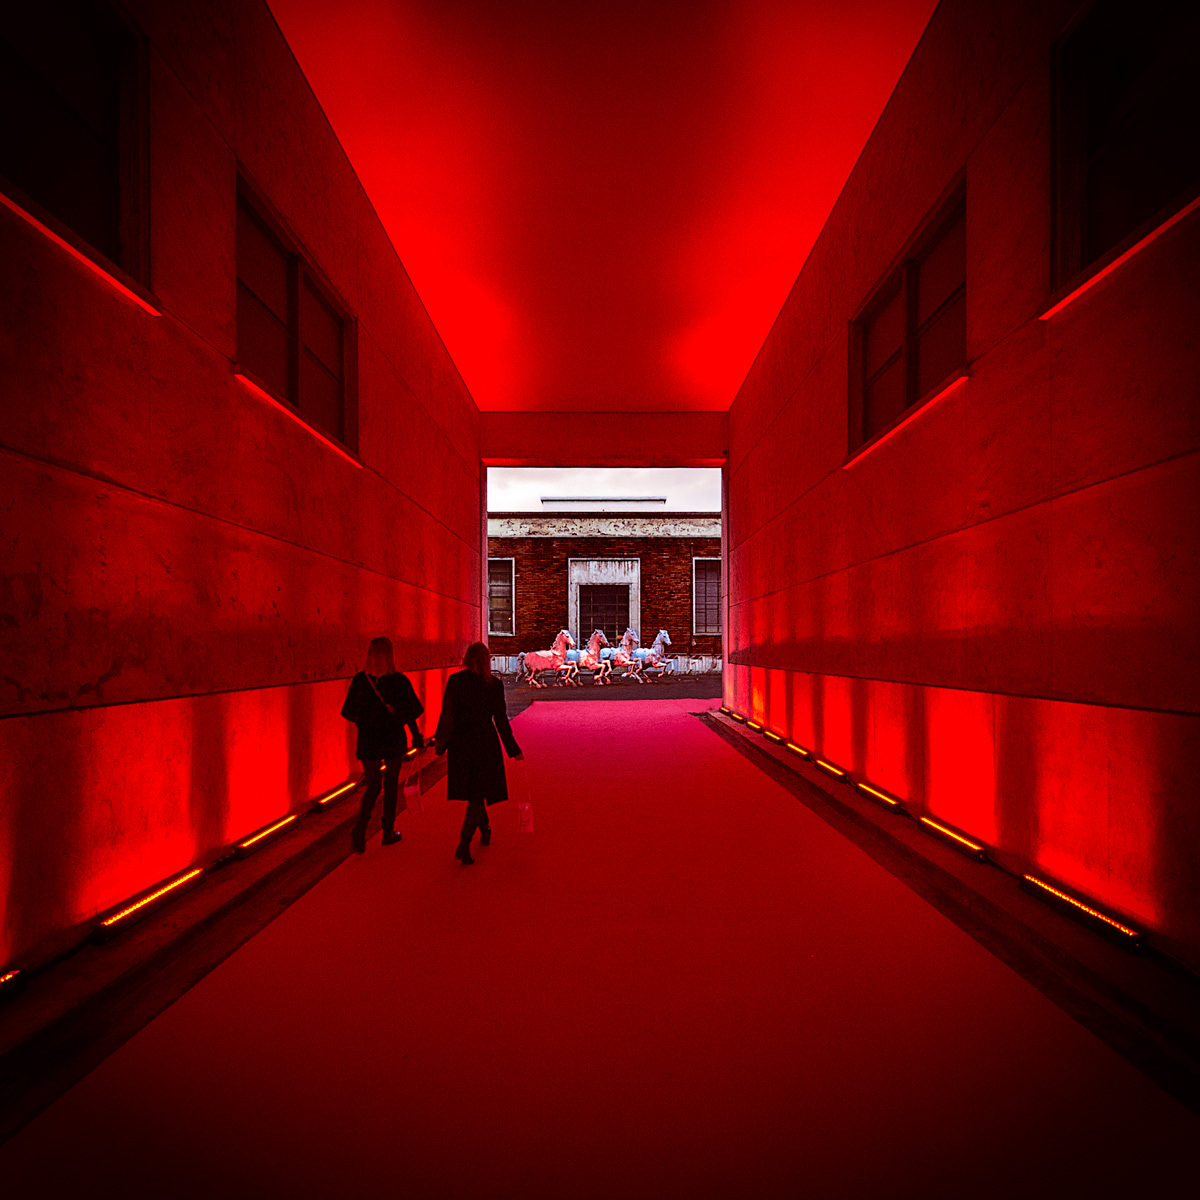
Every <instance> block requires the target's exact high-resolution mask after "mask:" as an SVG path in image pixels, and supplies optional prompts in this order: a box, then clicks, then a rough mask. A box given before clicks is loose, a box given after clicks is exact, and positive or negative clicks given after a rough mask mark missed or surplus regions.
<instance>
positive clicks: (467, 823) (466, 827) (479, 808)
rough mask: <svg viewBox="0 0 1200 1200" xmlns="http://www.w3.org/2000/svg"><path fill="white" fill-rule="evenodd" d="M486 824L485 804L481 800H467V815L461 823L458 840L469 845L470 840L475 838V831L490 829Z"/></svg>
mask: <svg viewBox="0 0 1200 1200" xmlns="http://www.w3.org/2000/svg"><path fill="white" fill-rule="evenodd" d="M490 828H491V826H490V825H489V824H488V815H487V803H486V802H485V801H483V800H468V801H467V815H466V819H465V820H464V821H463V827H462V833H460V834H459V840H460V841H462V842H464V843H465V844H466V845H468V846H469V845H470V844H471V839H472V838H473V837H474V836H475V830H477V829H490Z"/></svg>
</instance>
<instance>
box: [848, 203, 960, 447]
mask: <svg viewBox="0 0 1200 1200" xmlns="http://www.w3.org/2000/svg"><path fill="white" fill-rule="evenodd" d="M850 344H851V364H850V368H851V369H850V378H851V385H852V386H851V403H850V455H851V456H850V458H849V459H848V461H847V462H846V463H845V464H844V465H846V466H849V465H850V463H851V462H853V461H855V460H856V459H858V458H860V457H861V456H862V454H863V453H865V452H866V450H867V449H871V448H873V447H874V446H875V445H878V444H880V443H881V442H883V441H885V440H887V438H888V437H889V436H890V435H891V434H892V433H894V432H895V431H896V430H898V429H900V428H902V427H903V426H904V425H906V424H907V423H908V421H909V420H911V419H912V418H913V417H914V416H916V414H917V413H918V412H920V411H922V410H923V409H924V408H925V407H926V406H927V405H929V404H930V403H931V402H932V401H934V400H936V399H939V398H940V397H941V396H943V395H945V394H946V393H947V391H948V390H949V389H950V388H952V387H954V386H956V385H957V384H958V383H959V382H960V381H961V380H962V379H964V378H965V377H966V373H967V282H966V204H965V200H964V198H963V196H962V193H961V190H960V192H959V193H958V194H957V195H956V197H955V198H954V200H952V202H951V203H950V205H949V207H948V208H947V209H943V210H942V211H941V212H940V213H939V215H938V218H937V220H936V221H935V222H934V223H933V227H932V232H931V233H930V234H929V235H928V236H927V237H925V238H922V239H920V240H919V241H918V243H917V245H916V247H915V249H914V251H913V252H912V253H911V254H909V255H907V256H906V257H905V259H904V261H903V262H902V263H901V264H900V266H899V267H897V268H896V269H895V270H894V271H893V272H892V273H891V274H890V275H889V276H888V278H887V279H886V280H885V281H884V282H883V284H881V285H880V287H879V288H877V289H876V292H875V294H874V295H873V296H872V297H871V299H870V301H868V303H867V305H866V306H865V308H864V309H863V312H862V315H861V316H860V317H859V318H858V320H857V321H855V322H854V324H853V327H852V337H851V341H850Z"/></svg>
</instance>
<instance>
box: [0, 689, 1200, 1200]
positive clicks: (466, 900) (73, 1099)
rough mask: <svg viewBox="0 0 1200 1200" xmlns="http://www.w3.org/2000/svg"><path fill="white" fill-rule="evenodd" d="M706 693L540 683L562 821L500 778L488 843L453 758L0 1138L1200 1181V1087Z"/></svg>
mask: <svg viewBox="0 0 1200 1200" xmlns="http://www.w3.org/2000/svg"><path fill="white" fill-rule="evenodd" d="M709 703H711V704H716V703H717V702H716V701H711V702H706V701H696V700H662V701H655V700H647V701H645V702H639V703H633V702H631V703H626V704H603V703H595V704H535V705H534V706H533V707H532V708H531V709H529V710H528V711H527V712H525V713H523V714H522V715H521V716H520V717H519V718H518V719H517V721H516V722H515V725H514V728H515V730H516V733H517V736H518V738H519V739H520V741H521V742H522V744H523V746H524V748H525V750H526V752H527V755H528V772H529V779H530V783H531V786H532V792H533V799H534V808H535V832H534V833H533V834H532V835H525V834H519V833H517V832H516V828H515V826H516V805H515V804H513V803H509V804H505V805H500V806H499V807H495V808H493V809H492V817H493V822H494V824H495V827H496V834H495V839H494V842H493V845H492V846H491V847H490V848H488V849H483V850H477V851H476V858H477V863H476V865H475V866H472V867H466V868H464V867H461V866H460V865H459V864H458V863H457V862H456V861H455V860H454V859H453V858H452V857H451V854H452V851H453V848H454V844H455V831H456V828H457V823H458V821H459V820H460V819H461V814H462V806H461V805H458V804H453V805H451V804H447V803H446V802H445V800H444V798H443V797H444V795H445V785H444V784H442V785H440V786H439V787H438V788H437V789H435V790H434V791H433V793H432V794H431V795H429V796H427V797H426V811H425V812H424V813H423V814H415V813H408V814H406V815H405V816H404V817H402V818H401V820H402V829H403V831H404V841H403V842H402V843H401V844H399V845H397V846H395V847H390V848H387V849H384V848H382V847H381V845H380V843H379V839H378V836H376V837H375V839H374V840H373V841H372V842H370V843H369V845H368V852H367V854H366V856H365V857H362V858H359V857H355V858H352V859H351V860H349V861H348V862H346V863H345V864H344V865H343V866H342V867H340V868H339V869H338V870H336V871H335V872H334V873H333V874H331V875H330V876H329V877H328V878H327V879H326V880H325V881H324V882H322V883H321V884H320V885H319V886H317V887H316V888H314V889H313V890H312V891H310V892H309V893H307V894H306V895H305V896H304V897H302V898H301V899H300V900H299V901H298V902H297V903H295V904H294V905H292V906H291V907H290V908H288V909H287V911H286V912H284V913H283V915H282V916H281V917H280V918H279V919H278V920H276V921H275V922H274V923H272V924H271V925H270V926H269V927H268V928H267V929H266V930H265V931H264V932H262V933H261V934H259V935H258V936H257V937H255V938H254V939H253V940H252V941H250V942H249V943H247V944H246V945H245V946H244V947H243V948H242V949H241V950H239V951H238V952H237V953H235V954H234V955H233V956H232V957H231V958H229V959H228V960H227V961H226V962H225V963H224V965H223V966H221V967H220V968H218V969H217V970H216V971H214V972H213V973H212V974H211V975H209V976H208V977H207V978H206V979H205V980H204V981H203V982H202V983H201V984H200V985H199V986H197V987H196V988H194V989H193V990H192V991H191V992H189V993H188V994H187V995H186V996H184V997H183V998H182V999H181V1000H180V1001H179V1002H178V1003H176V1004H175V1005H173V1006H172V1007H171V1008H170V1009H168V1010H167V1011H166V1012H165V1013H164V1014H163V1015H162V1016H161V1017H159V1018H158V1019H157V1020H156V1021H154V1022H153V1023H152V1024H151V1025H149V1026H148V1027H147V1028H146V1029H145V1030H143V1031H142V1032H141V1033H140V1034H139V1035H138V1036H136V1037H135V1038H133V1039H132V1040H131V1041H130V1042H129V1043H127V1044H126V1045H125V1046H124V1047H123V1048H122V1049H121V1050H120V1051H119V1052H117V1053H116V1054H114V1055H113V1056H112V1057H111V1058H109V1059H108V1060H107V1061H106V1062H105V1063H104V1064H103V1065H102V1066H101V1067H100V1068H99V1069H97V1070H96V1071H94V1072H93V1073H92V1074H91V1075H90V1076H88V1077H87V1078H86V1079H85V1080H83V1081H82V1082H81V1083H80V1084H79V1085H78V1086H77V1087H75V1088H74V1089H73V1090H72V1091H70V1092H69V1093H68V1094H67V1095H65V1096H64V1097H63V1098H62V1099H61V1100H60V1101H59V1102H58V1103H57V1104H55V1105H54V1106H53V1107H52V1108H51V1109H49V1110H48V1111H47V1112H45V1113H44V1114H43V1115H42V1116H41V1117H40V1118H38V1119H37V1120H36V1121H35V1122H34V1123H33V1124H31V1125H30V1126H29V1127H27V1128H26V1129H25V1130H24V1131H23V1132H22V1133H20V1134H19V1135H18V1136H17V1137H16V1138H14V1139H13V1140H12V1141H10V1142H9V1143H8V1144H7V1145H6V1146H4V1147H3V1148H0V1194H3V1195H4V1196H6V1197H18V1196H19V1197H22V1198H23V1197H28V1196H38V1197H58V1196H68V1195H81V1196H89V1197H95V1196H103V1197H108V1196H114V1197H115V1196H120V1197H143V1196H146V1197H151V1196H153V1197H168V1196H170V1197H192V1196H233V1197H242V1196H247V1197H248V1196H260V1197H277V1196H279V1197H292V1196H303V1197H309V1196H312V1197H360V1196H362V1197H373V1196H412V1197H427V1196H428V1197H468V1196H470V1197H481V1198H486V1197H527V1198H533V1200H540V1198H541V1197H589V1198H590V1197H635V1198H640V1197H650V1196H662V1197H743V1196H744V1197H760V1196H761V1197H766V1196H788V1197H855V1198H857V1197H868V1196H870V1197H875V1196H885V1197H891V1198H901V1200H904V1198H908V1197H924V1198H933V1200H938V1198H940V1197H951V1196H953V1197H966V1198H969V1200H973V1198H977V1197H999V1196H1010V1197H1011V1196H1026V1197H1029V1196H1033V1197H1041V1196H1054V1197H1076V1196H1079V1197H1082V1196H1087V1197H1089V1198H1093V1197H1108V1196H1122V1197H1129V1196H1137V1197H1142V1196H1146V1197H1158V1196H1166V1195H1172V1194H1181V1193H1180V1192H1179V1188H1180V1186H1184V1187H1189V1186H1191V1185H1193V1184H1194V1183H1195V1178H1196V1175H1195V1171H1196V1166H1197V1163H1198V1162H1200V1158H1198V1156H1197V1153H1196V1151H1197V1147H1200V1121H1197V1119H1196V1118H1195V1117H1193V1116H1192V1115H1191V1114H1189V1113H1188V1112H1186V1111H1185V1110H1184V1109H1183V1108H1181V1107H1180V1106H1179V1105H1178V1104H1176V1103H1175V1102H1174V1101H1173V1100H1171V1099H1170V1098H1169V1097H1167V1096H1166V1095H1165V1094H1164V1093H1162V1092H1161V1091H1160V1090H1158V1089H1157V1088H1156V1087H1155V1086H1154V1085H1153V1084H1152V1083H1150V1082H1149V1081H1148V1080H1147V1079H1146V1078H1145V1077H1144V1076H1142V1075H1141V1074H1140V1073H1139V1072H1137V1071H1136V1070H1135V1069H1134V1068H1133V1067H1131V1066H1129V1065H1128V1064H1127V1063H1126V1062H1125V1061H1124V1060H1123V1059H1121V1058H1120V1057H1118V1056H1117V1055H1116V1054H1115V1053H1113V1052H1112V1051H1111V1050H1109V1049H1108V1048H1107V1047H1106V1046H1104V1045H1103V1044H1102V1043H1101V1042H1099V1041H1098V1040H1096V1038H1094V1037H1093V1036H1092V1035H1091V1034H1090V1033H1088V1032H1087V1031H1085V1030H1084V1029H1083V1028H1082V1027H1080V1026H1079V1025H1077V1024H1076V1023H1075V1022H1073V1021H1072V1020H1071V1019H1070V1018H1068V1017H1067V1016H1065V1015H1064V1014H1063V1013H1062V1012H1061V1011H1060V1010H1059V1009H1058V1008H1056V1007H1055V1006H1054V1005H1053V1004H1051V1003H1050V1002H1049V1001H1048V1000H1046V999H1045V998H1044V997H1043V996H1042V995H1041V994H1040V993H1038V992H1037V991H1035V990H1034V989H1033V988H1032V987H1030V986H1029V985H1028V984H1027V983H1025V982H1024V981H1023V980H1022V979H1021V978H1020V977H1018V976H1017V975H1016V974H1014V973H1013V972H1012V971H1010V970H1009V969H1008V968H1007V967H1005V966H1004V965H1002V964H1001V963H1000V962H999V961H998V960H996V959H995V958H993V957H992V956H991V955H990V954H989V953H987V951H985V950H984V949H982V948H981V947H980V946H979V945H978V944H977V943H976V942H974V941H973V940H971V939H970V938H969V937H968V936H967V935H966V934H964V933H962V932H961V931H960V930H959V929H958V928H957V927H956V926H954V925H953V924H951V923H950V922H949V921H948V920H946V919H945V918H944V917H943V916H941V915H940V914H939V913H938V912H936V911H935V910H934V909H933V908H931V907H930V906H929V905H928V904H926V903H925V902H924V901H923V900H921V899H920V898H918V897H917V896H916V895H915V894H914V893H912V892H911V891H909V890H908V889H907V888H906V887H905V886H903V885H902V884H901V883H899V882H898V881H897V880H896V879H894V878H893V877H892V876H890V875H889V874H887V873H886V872H885V871H884V870H883V869H882V868H880V867H879V866H877V865H876V864H875V863H874V862H872V861H871V860H870V859H869V858H867V857H866V856H865V855H864V854H863V853H862V852H861V851H859V850H858V849H857V848H856V847H854V846H853V845H851V844H850V843H848V842H846V841H845V840H844V839H843V838H841V837H840V836H839V835H838V834H836V833H835V832H834V831H833V830H831V829H830V828H829V827H828V826H826V825H825V824H824V823H823V822H821V821H820V820H819V819H818V818H817V817H815V816H814V815H813V814H812V813H810V812H809V811H808V810H807V809H806V808H804V807H803V806H802V805H800V804H799V803H798V802H797V801H796V799H795V798H794V797H792V796H790V795H788V794H787V793H786V792H784V791H783V790H782V789H780V788H779V787H777V786H776V785H775V784H774V783H772V782H771V781H770V780H768V779H767V778H766V777H765V776H763V775H762V774H760V773H759V772H758V771H756V770H755V768H754V767H753V766H751V765H750V763H748V762H747V761H746V760H745V759H744V758H742V757H741V756H740V755H739V754H737V753H736V752H735V751H734V750H732V749H731V748H730V747H729V746H727V745H726V744H725V743H724V742H723V741H722V740H721V739H720V738H719V737H717V736H716V735H715V734H713V733H711V732H710V731H708V730H707V729H706V728H705V727H704V726H703V725H701V723H700V722H699V721H697V720H696V719H695V718H694V717H692V716H690V715H689V710H694V709H697V708H700V707H704V706H707V705H708V704H709ZM510 766H515V764H510ZM518 770H519V768H518ZM511 778H513V781H514V784H516V785H517V786H519V778H518V776H517V773H516V771H513V772H512V773H511ZM1185 1169H1186V1170H1187V1172H1188V1174H1187V1175H1184V1174H1183V1172H1184V1170H1185ZM1189 1177H1190V1179H1191V1184H1183V1183H1182V1181H1183V1180H1185V1179H1188V1178H1189Z"/></svg>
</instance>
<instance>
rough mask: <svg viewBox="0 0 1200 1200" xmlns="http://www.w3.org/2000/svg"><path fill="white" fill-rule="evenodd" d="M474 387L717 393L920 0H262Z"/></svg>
mask: <svg viewBox="0 0 1200 1200" xmlns="http://www.w3.org/2000/svg"><path fill="white" fill-rule="evenodd" d="M270 4H271V8H272V10H273V12H274V13H275V16H276V18H277V19H278V21H279V23H280V26H281V28H282V29H283V32H284V34H285V35H286V36H287V38H288V41H289V42H290V43H291V46H292V48H293V50H294V51H295V54H296V57H297V59H298V60H299V62H300V65H301V67H302V68H303V69H304V71H305V74H306V75H307V76H308V79H309V81H310V82H311V84H312V86H313V89H314V90H315V92H316V94H317V97H318V99H319V100H320V101H321V104H322V105H323V106H324V108H325V111H326V113H327V114H328V116H329V119H330V121H331V122H332V124H333V127H334V129H335V130H336V131H337V134H338V136H339V137H340V138H341V141H342V144H343V145H344V146H345V148H346V151H347V153H348V154H349V156H350V159H351V161H352V162H353V164H354V167H355V169H356V170H357V172H358V175H359V177H360V178H361V179H362V181H363V184H364V186H365V187H366V189H367V193H368V194H369V195H370V197H371V199H372V201H373V202H374V204H375V207H376V209H377V210H378V212H379V215H380V217H381V218H382V220H383V223H384V225H385V226H386V227H387V230H388V232H389V233H390V235H391V238H392V241H393V242H394V243H395V245H396V248H397V250H398V251H399V253H400V257H401V258H402V259H403V261H404V264H405V266H406V267H407V268H408V271H409V274H410V275H411V276H412V279H413V282H414V283H415V285H416V287H417V290H418V291H419V292H420V294H421V297H422V299H423V300H424V301H425V305H426V307H427V308H428V310H429V313H430V315H431V316H432V318H433V320H434V323H435V324H436V325H437V327H438V330H439V332H440V333H441V335H442V338H443V340H444V341H445V343H446V346H447V347H448V348H449V350H450V353H451V354H452V355H453V357H454V360H455V362H456V363H457V364H458V367H459V370H460V371H461V372H462V375H463V378H464V379H465V380H466V382H467V385H468V386H469V387H470V389H471V392H472V394H473V395H474V397H475V399H476V401H477V403H478V404H479V407H480V408H482V409H537V410H554V409H584V410H586V409H595V410H615V409H675V410H687V409H724V408H727V407H728V406H729V404H730V402H731V401H732V400H733V397H734V394H735V393H736V391H737V389H738V387H739V385H740V384H741V382H742V379H743V378H744V377H745V374H746V372H747V370H748V369H749V367H750V364H751V362H752V361H753V359H754V355H755V353H756V352H757V350H758V347H759V346H760V345H761V344H762V341H763V339H764V338H765V337H766V334H767V331H768V330H769V329H770V326H771V323H772V321H773V320H774V319H775V316H776V314H777V313H778V311H779V308H780V306H781V305H782V303H783V301H784V298H785V297H786V296H787V293H788V290H789V289H790V287H791V285H792V282H793V281H794V280H795V277H796V275H797V273H798V272H799V269H800V267H801V265H802V264H803V261H804V257H805V255H806V254H807V253H808V250H809V248H810V247H811V245H812V243H813V241H814V240H815V238H816V236H817V234H818V232H819V231H820V229H821V226H822V225H823V224H824V221H825V218H826V216H827V215H828V213H829V210H830V208H831V207H832V205H833V202H834V200H835V199H836V197H837V194H838V191H839V190H840V188H841V186H842V184H843V183H844V181H845V178H846V175H847V174H848V173H849V171H850V168H851V167H852V166H853V164H854V160H855V158H856V157H857V156H858V153H859V151H860V150H861V149H862V145H863V143H864V142H865V140H866V138H867V135H868V134H869V133H870V131H871V128H872V126H873V125H874V123H875V120H876V119H877V117H878V116H879V113H880V111H881V110H882V108H883V105H884V104H885V103H886V101H887V98H888V96H889V95H890V93H891V90H892V88H893V87H894V86H895V83H896V80H897V79H898V78H899V75H900V72H901V71H902V70H903V68H904V64H905V63H906V62H907V61H908V58H909V56H910V55H911V54H912V51H913V48H914V47H915V45H916V43H917V39H918V38H919V37H920V34H921V31H922V30H923V29H924V27H925V24H926V23H927V21H928V19H929V17H930V15H931V14H932V11H933V8H934V0H793V2H791V3H786V2H783V0H747V2H745V3H736V2H733V3H704V2H702V0H694V2H692V3H687V4H666V3H658V4H656V3H654V2H653V0H640V2H637V3H629V2H628V0H609V2H608V3H606V4H588V5H584V4H581V3H573V2H570V0H567V2H563V0H557V2H553V0H548V2H544V3H536V2H533V0H510V2H508V3H504V4H501V3H498V2H494V0H493V2H486V0H476V2H470V0H270Z"/></svg>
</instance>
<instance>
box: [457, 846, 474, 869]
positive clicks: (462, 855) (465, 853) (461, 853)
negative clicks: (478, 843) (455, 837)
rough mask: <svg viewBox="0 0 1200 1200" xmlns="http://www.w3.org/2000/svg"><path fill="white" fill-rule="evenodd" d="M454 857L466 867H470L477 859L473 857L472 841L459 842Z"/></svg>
mask: <svg viewBox="0 0 1200 1200" xmlns="http://www.w3.org/2000/svg"><path fill="white" fill-rule="evenodd" d="M454 857H455V858H457V859H458V860H459V861H460V862H461V863H462V865H463V866H464V867H469V866H470V865H471V864H472V863H473V862H474V861H475V860H474V859H473V858H472V857H471V843H470V842H459V843H458V849H457V850H455V852H454Z"/></svg>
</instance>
